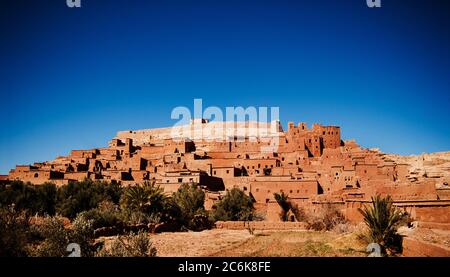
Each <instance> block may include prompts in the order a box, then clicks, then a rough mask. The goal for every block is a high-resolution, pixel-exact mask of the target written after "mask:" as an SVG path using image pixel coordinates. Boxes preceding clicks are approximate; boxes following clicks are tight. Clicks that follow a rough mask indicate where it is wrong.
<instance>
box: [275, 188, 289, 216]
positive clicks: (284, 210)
mask: <svg viewBox="0 0 450 277" xmlns="http://www.w3.org/2000/svg"><path fill="white" fill-rule="evenodd" d="M273 196H274V198H275V200H276V201H277V203H278V205H279V206H280V208H281V212H280V219H281V221H288V213H289V210H290V209H291V204H290V203H289V200H288V195H287V194H284V192H281V193H277V192H276V193H274V194H273Z"/></svg>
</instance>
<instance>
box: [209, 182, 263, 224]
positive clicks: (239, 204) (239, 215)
mask: <svg viewBox="0 0 450 277" xmlns="http://www.w3.org/2000/svg"><path fill="white" fill-rule="evenodd" d="M253 212H254V208H253V201H252V199H251V198H250V197H249V196H247V195H246V194H245V193H244V192H243V191H242V190H240V189H238V188H233V189H231V190H227V193H226V195H225V196H224V198H223V199H221V200H220V201H219V202H218V203H216V205H215V206H214V207H213V210H212V217H213V218H214V220H222V221H228V220H231V221H237V220H252V219H253Z"/></svg>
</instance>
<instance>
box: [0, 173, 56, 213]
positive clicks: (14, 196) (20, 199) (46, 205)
mask: <svg viewBox="0 0 450 277" xmlns="http://www.w3.org/2000/svg"><path fill="white" fill-rule="evenodd" d="M11 204H14V206H15V209H16V210H18V211H27V212H29V213H31V214H40V215H46V214H47V215H54V214H55V205H56V186H55V185H54V184H52V183H44V184H42V185H31V184H30V183H23V182H22V181H13V182H11V183H6V184H2V185H0V206H2V207H6V206H9V205H11Z"/></svg>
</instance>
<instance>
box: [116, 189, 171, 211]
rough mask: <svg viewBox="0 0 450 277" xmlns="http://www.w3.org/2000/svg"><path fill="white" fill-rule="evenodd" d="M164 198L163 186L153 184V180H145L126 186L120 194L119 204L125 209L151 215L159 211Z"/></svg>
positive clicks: (161, 209) (164, 201)
mask: <svg viewBox="0 0 450 277" xmlns="http://www.w3.org/2000/svg"><path fill="white" fill-rule="evenodd" d="M166 200H167V196H166V195H164V189H163V188H161V187H160V186H158V185H155V182H151V183H149V182H145V183H144V184H142V185H141V184H137V185H135V186H132V187H129V188H127V189H126V190H125V192H124V194H123V196H122V199H121V205H122V207H123V208H125V209H127V210H130V211H138V212H142V213H145V214H149V215H151V214H154V213H161V212H162V211H163V209H164V205H165V203H166Z"/></svg>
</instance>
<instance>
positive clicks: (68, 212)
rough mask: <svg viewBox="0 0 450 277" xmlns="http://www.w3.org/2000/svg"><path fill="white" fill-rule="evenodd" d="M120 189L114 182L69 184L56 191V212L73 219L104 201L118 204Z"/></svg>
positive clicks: (85, 181)
mask: <svg viewBox="0 0 450 277" xmlns="http://www.w3.org/2000/svg"><path fill="white" fill-rule="evenodd" d="M120 194H121V187H120V185H118V184H117V183H115V182H112V183H110V184H108V183H101V182H94V181H92V180H89V179H86V180H84V181H81V182H70V183H69V184H67V185H65V186H62V187H60V188H59V189H58V193H57V212H58V213H59V214H61V215H63V216H65V217H68V218H70V219H74V218H75V217H76V216H77V214H78V213H80V212H82V211H88V210H91V209H94V208H97V207H98V205H99V203H101V202H102V201H105V200H109V201H112V202H113V203H115V204H118V203H119V199H120Z"/></svg>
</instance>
